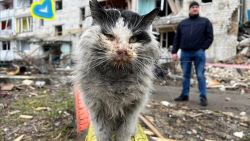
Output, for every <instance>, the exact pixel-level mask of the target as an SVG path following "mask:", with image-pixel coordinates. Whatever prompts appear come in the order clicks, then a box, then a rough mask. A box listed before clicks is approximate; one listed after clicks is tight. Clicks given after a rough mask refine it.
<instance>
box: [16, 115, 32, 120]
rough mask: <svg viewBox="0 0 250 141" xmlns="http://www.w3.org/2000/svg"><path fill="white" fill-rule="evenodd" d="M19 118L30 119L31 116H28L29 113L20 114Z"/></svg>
mask: <svg viewBox="0 0 250 141" xmlns="http://www.w3.org/2000/svg"><path fill="white" fill-rule="evenodd" d="M19 118H23V119H32V118H33V116H30V115H20V116H19Z"/></svg>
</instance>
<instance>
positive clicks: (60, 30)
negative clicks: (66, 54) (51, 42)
mask: <svg viewBox="0 0 250 141" xmlns="http://www.w3.org/2000/svg"><path fill="white" fill-rule="evenodd" d="M55 32H56V35H57V36H61V35H62V33H63V29H62V25H58V26H55Z"/></svg>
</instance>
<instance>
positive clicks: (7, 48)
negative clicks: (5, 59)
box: [2, 41, 10, 50]
mask: <svg viewBox="0 0 250 141" xmlns="http://www.w3.org/2000/svg"><path fill="white" fill-rule="evenodd" d="M2 43H3V46H2V50H10V41H3V42H2Z"/></svg>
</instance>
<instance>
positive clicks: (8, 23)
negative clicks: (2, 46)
mask: <svg viewBox="0 0 250 141" xmlns="http://www.w3.org/2000/svg"><path fill="white" fill-rule="evenodd" d="M1 23H2V26H1V30H5V29H11V20H8V21H2V22H1Z"/></svg>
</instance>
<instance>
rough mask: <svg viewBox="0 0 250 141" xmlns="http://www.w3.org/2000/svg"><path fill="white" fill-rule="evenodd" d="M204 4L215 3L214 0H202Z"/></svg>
mask: <svg viewBox="0 0 250 141" xmlns="http://www.w3.org/2000/svg"><path fill="white" fill-rule="evenodd" d="M202 2H203V3H209V2H213V0H202Z"/></svg>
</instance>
